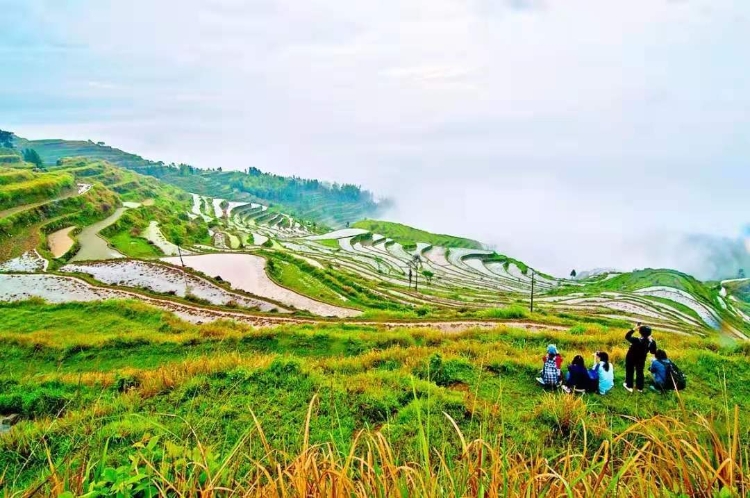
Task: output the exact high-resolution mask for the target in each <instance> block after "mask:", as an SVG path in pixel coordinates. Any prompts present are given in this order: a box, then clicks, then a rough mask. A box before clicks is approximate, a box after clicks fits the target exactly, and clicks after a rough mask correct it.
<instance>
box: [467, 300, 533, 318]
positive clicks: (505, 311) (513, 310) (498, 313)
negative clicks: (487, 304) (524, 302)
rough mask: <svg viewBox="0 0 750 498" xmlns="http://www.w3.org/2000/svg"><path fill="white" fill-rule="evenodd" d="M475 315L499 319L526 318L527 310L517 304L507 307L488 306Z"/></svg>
mask: <svg viewBox="0 0 750 498" xmlns="http://www.w3.org/2000/svg"><path fill="white" fill-rule="evenodd" d="M477 316H479V317H481V318H498V319H501V320H515V319H520V318H527V317H528V316H529V312H528V311H527V310H526V308H522V307H521V306H519V305H517V304H513V305H511V306H508V307H507V308H490V309H486V310H482V311H480V312H478V313H477Z"/></svg>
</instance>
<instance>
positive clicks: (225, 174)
mask: <svg viewBox="0 0 750 498" xmlns="http://www.w3.org/2000/svg"><path fill="white" fill-rule="evenodd" d="M15 145H16V147H17V148H18V149H23V148H32V149H34V150H36V151H37V152H38V153H39V155H40V156H41V158H42V160H43V161H44V162H45V164H55V163H56V162H57V161H58V160H60V159H62V158H66V157H78V156H81V157H87V158H91V159H100V160H105V161H108V162H110V163H112V164H116V165H119V166H122V167H124V168H127V169H130V170H133V171H136V172H138V173H141V174H144V175H150V176H154V177H156V178H159V179H161V180H163V181H164V182H166V183H169V184H172V185H175V186H178V187H180V188H182V189H184V190H187V191H189V192H195V193H198V194H201V195H206V196H210V197H221V198H231V199H233V200H237V201H243V200H246V201H253V202H259V203H262V204H268V205H276V206H279V207H282V208H283V209H284V211H285V212H287V213H289V214H292V215H294V216H296V217H298V218H301V219H304V220H311V221H315V222H316V223H318V224H323V225H328V226H334V227H337V226H343V225H344V224H345V223H347V222H353V221H356V220H359V219H362V218H364V217H367V216H372V215H373V214H375V213H376V212H377V210H378V204H377V203H375V201H374V200H373V196H372V194H371V193H370V192H368V191H365V190H362V189H360V188H359V187H357V186H355V185H339V184H328V183H325V182H320V181H318V180H305V179H301V178H297V177H284V176H279V175H273V174H269V173H263V172H261V171H260V170H258V169H257V168H252V167H251V168H243V171H222V168H221V165H217V166H218V167H217V168H215V169H212V170H201V169H198V168H195V167H193V166H190V165H187V164H180V165H174V164H170V165H167V164H164V163H163V162H161V161H150V160H148V159H144V158H142V157H141V156H138V155H135V154H131V153H128V152H125V151H122V150H119V149H116V148H113V147H110V146H108V145H104V144H102V143H99V144H97V143H94V142H90V141H72V140H26V139H23V138H16V140H15ZM1 158H2V154H1V153H0V159H1Z"/></svg>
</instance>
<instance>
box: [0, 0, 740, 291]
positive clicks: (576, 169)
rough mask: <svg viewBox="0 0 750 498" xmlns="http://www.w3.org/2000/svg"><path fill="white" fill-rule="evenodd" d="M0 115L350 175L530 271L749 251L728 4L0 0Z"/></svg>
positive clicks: (704, 259)
mask: <svg viewBox="0 0 750 498" xmlns="http://www.w3.org/2000/svg"><path fill="white" fill-rule="evenodd" d="M0 12H2V17H3V19H2V21H1V23H2V29H1V30H0V58H2V60H3V63H2V64H0V128H2V129H6V130H7V129H9V130H11V131H14V132H16V133H17V134H18V135H20V136H23V137H26V138H31V139H38V138H68V139H93V140H95V141H100V140H101V141H105V142H106V143H108V144H110V145H113V146H116V147H119V148H121V149H124V150H127V151H130V152H134V153H137V154H140V155H142V156H144V157H147V158H150V159H155V160H164V161H166V162H172V161H174V162H186V163H190V164H193V165H196V166H201V167H217V166H221V167H222V168H224V169H244V168H247V167H248V166H255V167H258V168H260V169H262V170H264V171H269V172H274V173H279V174H288V175H292V174H294V175H298V176H302V177H312V178H319V179H323V180H329V181H339V182H348V183H355V184H359V185H362V186H363V187H364V188H367V189H369V190H372V191H373V192H375V193H376V195H378V196H381V197H388V198H391V199H393V200H394V208H393V209H391V210H390V211H388V212H387V213H385V214H384V215H383V217H385V218H387V219H391V220H394V221H400V222H403V223H408V224H411V225H414V226H418V227H420V228H424V229H428V230H431V231H436V232H442V233H451V234H456V235H464V236H467V237H471V238H475V239H479V240H481V241H483V242H485V243H487V244H489V245H490V246H491V247H492V248H494V249H496V250H497V251H498V252H502V253H505V254H508V255H510V256H513V257H516V258H518V259H522V260H524V261H526V262H528V263H530V264H531V265H533V266H536V267H538V268H539V269H541V270H545V271H547V272H551V273H554V274H557V275H567V273H569V272H570V270H571V269H573V268H575V269H577V270H579V271H581V270H585V269H590V268H596V267H607V268H618V269H622V270H630V269H633V268H642V267H671V268H677V269H680V270H683V271H687V272H689V273H692V274H695V275H696V276H698V277H700V278H716V277H717V276H729V275H731V274H733V273H736V271H737V267H738V266H741V265H744V264H747V266H748V269H750V261H749V259H748V247H750V244H747V245H746V244H745V237H746V236H750V232H748V231H747V229H746V226H747V224H748V222H750V220H749V219H748V218H749V216H748V209H747V208H748V204H749V203H748V198H750V197H749V196H748V194H747V192H748V187H749V186H750V167H748V166H750V164H749V163H750V64H748V63H747V60H748V59H747V52H748V49H749V47H750V2H747V1H746V0H736V1H730V0H628V1H614V0H612V1H610V0H601V1H596V2H592V1H590V0H464V1H449V0H377V1H369V0H361V1H356V2H350V1H343V0H304V1H299V0H295V1H293V0H275V1H271V0H249V1H241V0H180V1H168V0H161V1H159V2H154V1H152V0H129V1H127V2H126V1H119V2H115V1H103V0H69V1H66V0H50V1H42V0H0Z"/></svg>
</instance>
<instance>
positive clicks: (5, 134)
mask: <svg viewBox="0 0 750 498" xmlns="http://www.w3.org/2000/svg"><path fill="white" fill-rule="evenodd" d="M13 137H15V135H14V134H13V132H10V131H5V130H0V147H4V148H6V149H12V148H13Z"/></svg>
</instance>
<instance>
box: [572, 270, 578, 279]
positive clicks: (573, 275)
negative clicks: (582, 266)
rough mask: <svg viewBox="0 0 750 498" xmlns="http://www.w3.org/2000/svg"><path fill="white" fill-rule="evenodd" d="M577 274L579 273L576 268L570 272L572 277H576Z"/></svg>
mask: <svg viewBox="0 0 750 498" xmlns="http://www.w3.org/2000/svg"><path fill="white" fill-rule="evenodd" d="M576 275H578V273H576V271H575V269H573V271H572V272H570V278H576Z"/></svg>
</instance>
